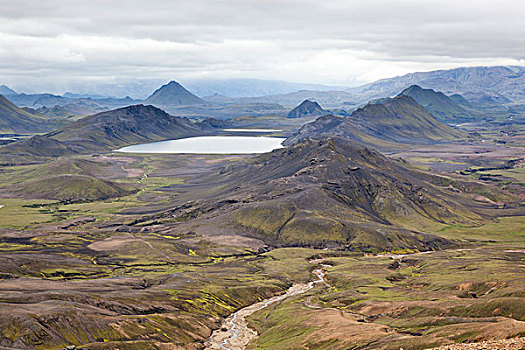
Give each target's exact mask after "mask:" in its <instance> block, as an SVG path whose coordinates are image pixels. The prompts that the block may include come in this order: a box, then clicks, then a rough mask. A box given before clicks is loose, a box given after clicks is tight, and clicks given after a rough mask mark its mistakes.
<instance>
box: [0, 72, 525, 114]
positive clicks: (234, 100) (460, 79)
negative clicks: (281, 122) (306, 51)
mask: <svg viewBox="0 0 525 350" xmlns="http://www.w3.org/2000/svg"><path fill="white" fill-rule="evenodd" d="M151 83H152V82H151V81H148V84H144V86H150V85H151ZM189 84H190V86H192V87H193V89H194V91H197V90H198V91H200V94H204V92H207V91H210V92H212V91H216V92H215V94H212V95H209V96H205V97H199V96H197V95H195V94H194V93H192V92H191V91H190V90H191V89H186V88H185V87H183V86H182V85H181V84H180V83H178V82H175V81H171V82H170V83H168V84H165V85H163V86H161V87H160V88H158V89H157V90H155V91H154V92H153V93H152V94H151V95H150V96H149V97H147V98H145V99H140V100H137V99H133V98H130V97H125V98H113V97H102V95H104V91H106V90H103V91H100V92H99V94H95V93H93V94H91V95H88V94H72V93H66V94H64V95H63V96H58V95H53V94H49V93H44V94H17V93H16V92H15V91H14V90H12V89H10V88H8V87H7V86H1V87H0V91H4V92H5V96H7V97H8V99H9V100H10V101H11V102H13V103H14V104H15V105H17V106H18V107H30V108H33V109H39V108H44V107H45V108H47V109H52V108H53V107H55V106H61V107H63V106H66V105H67V106H68V107H67V108H65V109H66V111H64V112H62V111H53V112H48V111H47V110H46V113H51V114H54V115H67V114H70V115H89V114H94V113H97V112H100V111H101V110H102V109H103V108H106V109H114V108H119V107H125V106H130V105H134V104H138V103H146V104H152V105H154V106H157V107H159V108H162V109H165V110H166V111H167V112H168V113H170V114H174V115H179V116H188V117H196V118H205V117H214V118H222V119H231V118H235V117H239V116H258V115H271V114H273V115H280V116H286V114H287V113H288V112H289V109H291V108H294V107H296V106H297V105H299V104H300V103H302V102H303V101H305V100H309V101H311V102H316V103H318V104H320V105H322V106H323V107H324V108H327V109H331V110H337V111H338V112H339V113H341V114H342V115H348V114H350V113H351V112H352V111H353V110H355V109H356V108H359V107H362V106H364V105H365V104H366V103H368V102H369V101H370V100H374V99H378V98H385V97H392V96H396V95H398V94H399V93H401V92H403V91H404V92H403V93H404V94H406V95H408V96H410V97H412V98H414V99H415V100H416V101H418V102H419V103H420V104H421V105H422V106H424V107H425V108H427V109H428V110H429V111H430V112H431V113H433V114H434V116H435V117H436V118H438V119H439V120H441V121H443V122H447V123H457V122H464V121H466V120H469V119H472V118H477V117H480V116H489V117H494V116H501V117H506V116H508V115H509V114H510V115H514V114H516V113H514V112H515V111H517V110H519V111H521V110H522V109H525V90H524V89H523V86H525V67H471V68H457V69H451V70H440V71H432V72H419V73H411V74H407V75H404V76H399V77H394V78H389V79H382V80H378V81H376V82H373V83H370V84H366V85H363V86H360V87H355V88H349V89H344V90H339V91H338V90H330V88H331V87H329V86H317V85H304V84H295V83H286V82H275V81H266V80H256V79H226V80H220V79H217V80H199V81H198V82H197V81H189ZM206 84H209V85H206ZM271 84H275V88H274V89H271V88H270V86H271ZM139 85H140V84H139ZM413 85H418V86H419V87H421V89H415V88H413V89H410V90H407V89H408V88H410V87H411V86H413ZM125 86H127V85H123V86H120V87H119V88H120V89H125ZM130 86H132V87H133V88H131V87H130V88H129V89H130V90H129V92H130V94H131V92H132V91H136V90H134V89H135V88H137V86H138V85H133V84H131V85H130ZM157 86H158V85H157ZM295 88H309V89H312V90H298V91H292V92H286V93H275V92H276V91H288V90H292V89H295ZM207 89H208V90H207ZM315 89H318V90H315ZM428 89H433V90H435V91H436V92H440V94H438V95H435V94H427V91H426V90H428ZM150 91H151V90H150ZM234 91H236V92H235V94H237V95H239V97H230V96H228V95H226V94H233V92H234ZM243 91H244V92H243ZM257 91H258V92H260V93H271V94H270V95H265V96H257V97H253V96H251V97H250V95H254V94H256V93H258V92H257ZM219 93H221V94H219ZM447 95H449V96H447ZM86 96H89V97H86ZM145 96H147V95H145ZM247 96H248V97H247ZM429 98H433V99H434V100H429ZM87 101H90V102H89V103H88V102H87ZM90 104H91V105H92V106H93V108H89V105H90ZM516 108H517V109H516ZM438 111H439V113H438Z"/></svg>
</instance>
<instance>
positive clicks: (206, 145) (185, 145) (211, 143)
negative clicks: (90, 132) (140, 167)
mask: <svg viewBox="0 0 525 350" xmlns="http://www.w3.org/2000/svg"><path fill="white" fill-rule="evenodd" d="M284 140H285V139H284V138H282V137H265V136H199V137H188V138H185V139H179V140H169V141H159V142H152V143H143V144H140V145H133V146H127V147H123V148H120V149H118V150H116V151H118V152H126V153H194V154H241V153H242V154H249V153H264V152H270V151H272V150H274V149H277V148H283V146H282V145H281V143H282V142H283V141H284Z"/></svg>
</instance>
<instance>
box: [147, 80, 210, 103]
mask: <svg viewBox="0 0 525 350" xmlns="http://www.w3.org/2000/svg"><path fill="white" fill-rule="evenodd" d="M144 102H145V103H147V104H152V105H159V106H163V105H199V104H204V103H205V102H204V101H203V100H201V99H200V98H199V97H197V96H195V95H194V94H192V93H191V92H189V91H188V90H186V89H185V88H184V87H183V86H182V85H180V84H179V83H177V82H176V81H170V82H169V83H168V84H166V85H163V86H161V87H160V88H159V89H158V90H156V91H155V92H154V93H153V94H152V95H151V96H150V97H148V98H147V99H146V100H145V101H144Z"/></svg>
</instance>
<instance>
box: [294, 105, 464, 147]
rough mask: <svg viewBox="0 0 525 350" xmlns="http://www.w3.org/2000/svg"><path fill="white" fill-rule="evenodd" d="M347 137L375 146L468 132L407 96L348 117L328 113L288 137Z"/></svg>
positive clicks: (436, 139)
mask: <svg viewBox="0 0 525 350" xmlns="http://www.w3.org/2000/svg"><path fill="white" fill-rule="evenodd" d="M330 136H339V137H344V138H347V139H350V140H355V141H358V142H360V143H363V144H365V145H368V146H372V147H375V148H379V149H382V148H390V147H391V146H392V145H396V144H426V143H435V142H439V141H454V140H458V139H465V138H467V136H468V135H467V133H465V132H463V131H460V130H457V129H454V128H452V127H450V126H447V125H445V124H443V123H441V122H439V121H438V120H436V118H434V117H433V116H432V115H431V114H430V113H429V112H428V111H427V110H426V109H425V108H423V107H422V106H421V105H419V104H418V103H417V102H416V101H415V100H414V99H412V98H411V97H408V96H398V97H395V98H393V99H387V100H386V101H384V102H380V103H377V102H376V103H369V104H367V105H366V106H365V107H363V108H360V109H357V110H356V111H354V112H353V113H352V114H351V115H350V116H349V117H344V118H343V117H335V116H332V115H327V116H323V117H320V118H318V119H317V120H316V121H315V122H313V123H310V124H306V125H304V126H303V127H302V128H301V129H299V131H297V132H296V133H295V134H294V135H292V136H291V137H290V138H288V139H287V140H286V142H285V144H287V145H290V144H293V143H295V142H298V141H300V140H303V139H305V138H311V139H316V140H318V139H322V138H325V137H330Z"/></svg>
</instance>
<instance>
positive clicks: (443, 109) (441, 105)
mask: <svg viewBox="0 0 525 350" xmlns="http://www.w3.org/2000/svg"><path fill="white" fill-rule="evenodd" d="M399 95H400V96H409V97H412V98H413V99H414V100H415V101H416V102H417V103H419V104H420V105H421V106H423V107H425V109H426V110H427V111H429V112H430V113H431V114H432V115H433V116H434V117H435V118H436V119H437V120H439V121H441V122H444V123H459V122H465V121H468V120H472V117H473V115H472V112H470V111H468V110H467V109H465V108H464V107H462V106H460V105H459V104H458V103H456V102H455V101H454V100H452V99H451V98H450V97H448V96H447V95H445V94H444V93H442V92H441V91H434V90H432V89H423V88H421V87H420V86H418V85H412V86H410V87H408V88H406V89H405V90H403V91H402V92H401V93H400V94H399ZM458 96H459V97H458ZM458 96H456V97H455V98H456V99H458V100H459V98H462V96H461V95H458ZM463 100H464V98H463Z"/></svg>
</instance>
